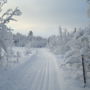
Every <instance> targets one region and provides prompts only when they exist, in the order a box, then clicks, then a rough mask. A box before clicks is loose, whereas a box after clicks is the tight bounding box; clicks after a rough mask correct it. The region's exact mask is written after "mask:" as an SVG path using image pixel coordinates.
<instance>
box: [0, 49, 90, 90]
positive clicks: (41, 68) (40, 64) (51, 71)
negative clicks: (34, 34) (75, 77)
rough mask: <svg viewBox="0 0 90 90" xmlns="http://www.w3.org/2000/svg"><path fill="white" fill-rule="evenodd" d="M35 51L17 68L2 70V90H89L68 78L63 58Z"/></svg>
mask: <svg viewBox="0 0 90 90" xmlns="http://www.w3.org/2000/svg"><path fill="white" fill-rule="evenodd" d="M34 51H35V52H34V53H33V54H32V55H28V56H26V57H24V58H23V59H24V60H21V61H20V62H22V61H23V63H20V62H19V64H18V65H17V66H16V67H15V68H13V69H10V68H9V69H7V70H3V69H0V90H89V88H85V89H83V87H82V85H81V86H78V87H77V84H75V82H73V81H72V80H71V79H70V78H68V79H67V78H66V74H67V72H65V71H63V69H62V68H61V67H60V64H59V63H60V62H62V57H59V58H57V57H56V56H55V55H54V54H53V53H51V52H50V51H49V50H48V49H45V48H42V49H36V50H34ZM58 60H59V63H58ZM76 83H77V82H76ZM74 84H75V85H74ZM79 85H80V84H79Z"/></svg>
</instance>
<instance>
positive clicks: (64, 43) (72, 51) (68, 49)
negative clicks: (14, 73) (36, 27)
mask: <svg viewBox="0 0 90 90" xmlns="http://www.w3.org/2000/svg"><path fill="white" fill-rule="evenodd" d="M6 3H7V0H0V13H1V12H2V10H3V6H4V5H5V4H6ZM21 14H22V12H21V10H20V9H19V8H15V9H14V10H13V9H8V10H7V11H6V12H5V13H3V14H2V15H1V16H0V67H2V66H3V65H4V63H6V65H7V63H8V62H9V59H12V58H14V59H15V60H16V61H18V58H19V57H20V54H21V53H20V51H19V50H16V51H15V48H26V50H27V51H28V50H30V49H31V48H48V49H49V50H50V51H51V52H53V53H54V54H55V55H61V56H63V60H64V63H63V65H62V66H63V67H66V68H67V69H72V70H75V73H76V78H79V79H81V78H82V76H81V74H82V73H80V71H81V72H83V75H84V74H85V73H86V74H87V76H84V79H85V78H87V79H89V78H90V27H89V26H88V27H85V28H79V29H78V28H75V29H74V30H72V31H71V32H70V31H69V30H68V29H63V28H62V27H61V26H60V27H59V30H57V32H58V35H51V36H49V37H48V38H43V37H41V36H35V35H34V33H33V31H32V30H30V31H29V32H28V35H22V34H21V33H16V34H14V33H12V31H13V28H9V27H8V25H7V24H8V23H9V22H10V21H17V20H16V19H15V18H14V16H20V15H21ZM27 51H25V52H26V53H25V55H26V54H27V53H28V52H27ZM29 53H31V52H29ZM11 57H12V58H11ZM82 59H83V60H84V62H82ZM83 63H84V65H85V67H84V69H85V71H83V70H82V68H83ZM85 83H86V82H84V84H85Z"/></svg>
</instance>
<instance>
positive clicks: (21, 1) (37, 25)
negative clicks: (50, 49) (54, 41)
mask: <svg viewBox="0 0 90 90" xmlns="http://www.w3.org/2000/svg"><path fill="white" fill-rule="evenodd" d="M86 5H87V4H86V2H85V0H8V3H7V5H6V6H4V8H3V9H5V10H6V9H8V8H13V9H14V8H15V7H19V8H20V9H21V11H22V12H23V14H22V16H20V17H17V20H18V22H11V23H10V24H9V26H10V27H12V28H14V29H15V32H21V33H23V34H27V33H28V31H29V30H32V31H33V32H34V34H35V35H41V36H44V37H47V36H49V35H52V34H58V27H59V25H60V26H62V27H64V28H68V30H69V31H70V30H71V29H73V28H74V27H80V26H81V27H82V26H85V25H86V24H87V23H88V18H87V14H86V9H87V6H86Z"/></svg>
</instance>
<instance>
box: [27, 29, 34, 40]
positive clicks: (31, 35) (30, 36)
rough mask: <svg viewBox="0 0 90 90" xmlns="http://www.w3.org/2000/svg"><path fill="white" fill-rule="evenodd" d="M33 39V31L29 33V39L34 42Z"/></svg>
mask: <svg viewBox="0 0 90 90" xmlns="http://www.w3.org/2000/svg"><path fill="white" fill-rule="evenodd" d="M32 38H33V32H32V31H29V33H28V39H29V40H32Z"/></svg>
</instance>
